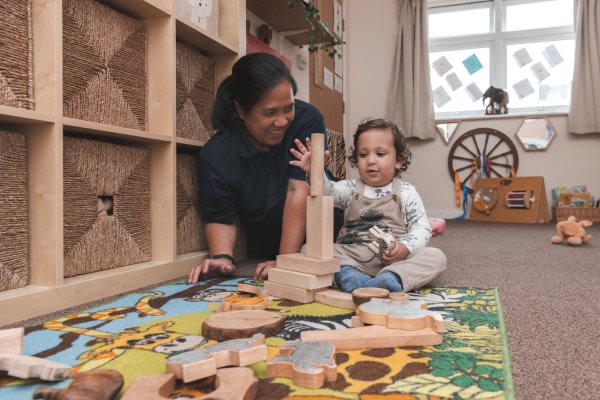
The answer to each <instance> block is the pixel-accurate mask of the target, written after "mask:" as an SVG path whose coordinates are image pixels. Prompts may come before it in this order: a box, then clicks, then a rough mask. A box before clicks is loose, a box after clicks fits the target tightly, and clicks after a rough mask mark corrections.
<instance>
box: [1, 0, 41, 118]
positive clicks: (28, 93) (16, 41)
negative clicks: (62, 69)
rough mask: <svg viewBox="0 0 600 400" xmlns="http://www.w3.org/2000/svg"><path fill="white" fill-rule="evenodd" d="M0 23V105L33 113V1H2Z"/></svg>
mask: <svg viewBox="0 0 600 400" xmlns="http://www.w3.org/2000/svg"><path fill="white" fill-rule="evenodd" d="M0 21H2V23H0V49H2V55H1V56H0V105H4V106H9V107H18V108H25V109H29V110H32V109H33V108H34V100H33V39H32V26H31V0H2V2H1V3H0Z"/></svg>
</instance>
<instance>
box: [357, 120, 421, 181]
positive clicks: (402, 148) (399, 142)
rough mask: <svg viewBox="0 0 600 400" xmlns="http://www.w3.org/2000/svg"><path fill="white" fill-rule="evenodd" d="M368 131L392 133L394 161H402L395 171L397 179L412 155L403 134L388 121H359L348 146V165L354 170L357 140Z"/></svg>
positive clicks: (406, 167)
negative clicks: (394, 150)
mask: <svg viewBox="0 0 600 400" xmlns="http://www.w3.org/2000/svg"><path fill="white" fill-rule="evenodd" d="M370 130H389V131H390V132H391V133H392V136H393V137H394V148H395V149H396V161H402V167H400V169H396V176H398V177H399V176H400V173H401V172H404V171H406V170H407V169H408V166H409V165H410V162H411V159H412V153H411V151H410V150H409V149H408V145H407V143H406V137H405V136H404V132H402V130H401V129H400V128H398V126H397V125H396V124H394V123H393V122H392V121H390V120H388V119H383V118H377V119H374V118H365V119H363V120H362V121H360V124H358V127H357V128H356V132H355V133H354V139H353V145H352V146H350V150H349V151H348V161H350V165H351V166H352V167H354V168H356V167H357V166H358V155H357V153H356V146H357V143H358V138H359V136H360V135H361V134H362V133H363V132H366V131H370Z"/></svg>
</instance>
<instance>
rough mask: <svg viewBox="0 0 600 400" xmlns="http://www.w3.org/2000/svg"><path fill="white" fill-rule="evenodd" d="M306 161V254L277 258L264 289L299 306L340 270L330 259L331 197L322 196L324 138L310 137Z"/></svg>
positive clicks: (328, 283)
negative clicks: (309, 150) (307, 185)
mask: <svg viewBox="0 0 600 400" xmlns="http://www.w3.org/2000/svg"><path fill="white" fill-rule="evenodd" d="M310 141H311V144H312V146H311V158H310V162H311V164H310V170H311V171H312V173H311V174H310V196H309V197H308V198H307V199H306V247H305V248H306V254H301V253H295V254H286V255H278V256H277V267H276V268H272V269H271V270H269V277H268V281H265V289H266V290H267V291H268V292H269V294H271V295H273V296H277V297H281V298H284V299H289V300H293V301H297V302H299V303H311V302H312V301H314V297H315V294H316V293H318V292H319V291H322V290H325V289H327V288H329V287H330V286H331V284H332V283H333V274H334V273H336V272H338V271H339V269H340V262H339V259H334V258H333V197H332V196H324V195H323V185H324V177H325V166H324V163H325V153H324V152H325V135H324V134H322V133H313V134H312V135H311V137H310Z"/></svg>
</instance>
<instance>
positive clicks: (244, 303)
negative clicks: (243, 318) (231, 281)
mask: <svg viewBox="0 0 600 400" xmlns="http://www.w3.org/2000/svg"><path fill="white" fill-rule="evenodd" d="M272 303H273V298H272V297H271V296H267V294H266V292H265V291H264V290H260V289H259V288H258V287H256V286H253V285H247V284H245V283H238V286H237V293H235V294H232V295H231V296H229V297H226V298H225V299H223V301H222V303H221V308H222V310H223V311H236V310H264V309H265V308H267V306H269V305H271V304H272Z"/></svg>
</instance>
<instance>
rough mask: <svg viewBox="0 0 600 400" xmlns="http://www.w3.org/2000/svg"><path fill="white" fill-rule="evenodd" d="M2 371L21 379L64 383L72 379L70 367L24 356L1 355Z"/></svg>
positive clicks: (0, 364) (0, 369) (0, 366)
mask: <svg viewBox="0 0 600 400" xmlns="http://www.w3.org/2000/svg"><path fill="white" fill-rule="evenodd" d="M0 371H6V372H7V373H8V375H10V376H14V377H15V378H21V379H28V378H39V379H42V380H45V381H62V380H64V379H68V378H70V377H71V366H69V365H65V364H60V363H57V362H54V361H50V360H46V359H45V358H39V357H32V356H26V355H23V354H0Z"/></svg>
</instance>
